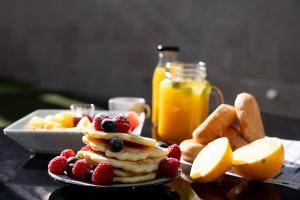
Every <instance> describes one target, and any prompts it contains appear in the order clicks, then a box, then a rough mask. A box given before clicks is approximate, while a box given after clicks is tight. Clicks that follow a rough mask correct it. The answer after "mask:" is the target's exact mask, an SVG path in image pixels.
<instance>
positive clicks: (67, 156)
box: [60, 149, 75, 159]
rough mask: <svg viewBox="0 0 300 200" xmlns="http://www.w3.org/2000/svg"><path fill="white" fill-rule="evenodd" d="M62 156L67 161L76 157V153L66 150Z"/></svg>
mask: <svg viewBox="0 0 300 200" xmlns="http://www.w3.org/2000/svg"><path fill="white" fill-rule="evenodd" d="M60 156H63V157H65V158H66V159H68V158H70V157H74V156H75V152H74V151H73V150H72V149H65V150H63V151H62V152H61V153H60Z"/></svg>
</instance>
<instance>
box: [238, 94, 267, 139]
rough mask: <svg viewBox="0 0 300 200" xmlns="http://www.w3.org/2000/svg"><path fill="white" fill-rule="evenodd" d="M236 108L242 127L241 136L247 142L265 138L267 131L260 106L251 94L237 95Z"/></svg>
mask: <svg viewBox="0 0 300 200" xmlns="http://www.w3.org/2000/svg"><path fill="white" fill-rule="evenodd" d="M234 107H235V110H236V113H237V118H238V120H239V123H240V127H241V134H242V136H243V138H244V139H245V140H246V141H247V142H253V141H254V140H257V139H260V138H263V137H264V136H265V131H264V127H263V123H262V120H261V116H260V111H259V107H258V104H257V102H256V100H255V98H254V96H252V95H251V94H248V93H241V94H239V95H237V97H236V99H235V102H234Z"/></svg>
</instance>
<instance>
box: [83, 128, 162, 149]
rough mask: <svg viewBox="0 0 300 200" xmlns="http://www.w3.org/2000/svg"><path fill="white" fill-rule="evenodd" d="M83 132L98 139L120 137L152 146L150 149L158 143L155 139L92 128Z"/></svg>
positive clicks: (127, 140)
mask: <svg viewBox="0 0 300 200" xmlns="http://www.w3.org/2000/svg"><path fill="white" fill-rule="evenodd" d="M82 132H83V134H85V135H88V136H90V137H92V138H96V139H104V140H110V139H111V138H112V137H118V138H120V139H122V140H123V141H126V142H131V143H135V144H140V145H145V146H150V147H152V146H155V145H156V143H157V142H156V140H155V139H152V138H147V137H142V136H138V135H133V134H128V133H106V132H102V131H96V130H95V129H94V128H92V127H91V126H90V127H89V128H87V129H84V130H82Z"/></svg>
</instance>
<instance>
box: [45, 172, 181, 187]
mask: <svg viewBox="0 0 300 200" xmlns="http://www.w3.org/2000/svg"><path fill="white" fill-rule="evenodd" d="M180 173H181V171H180V170H178V172H177V175H176V177H175V178H166V177H158V178H155V179H153V180H150V181H144V182H139V183H113V184H112V185H108V186H106V185H95V184H93V183H88V182H84V181H77V180H75V179H72V178H70V177H68V176H66V175H56V174H53V173H51V172H50V171H48V174H49V175H50V176H51V177H52V178H53V179H55V180H58V181H61V182H63V183H67V184H71V185H79V186H86V187H93V188H129V187H145V186H153V185H162V184H166V183H169V182H172V181H174V180H175V179H176V178H178V177H179V176H180Z"/></svg>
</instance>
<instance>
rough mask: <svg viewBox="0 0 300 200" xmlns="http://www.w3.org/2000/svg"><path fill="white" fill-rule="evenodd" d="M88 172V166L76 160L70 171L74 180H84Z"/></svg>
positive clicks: (82, 161)
mask: <svg viewBox="0 0 300 200" xmlns="http://www.w3.org/2000/svg"><path fill="white" fill-rule="evenodd" d="M88 170H89V164H88V163H87V162H86V161H85V160H83V159H81V160H77V161H76V162H75V164H74V166H73V169H72V177H73V178H74V179H76V180H80V181H82V180H84V179H85V178H86V176H87V173H88Z"/></svg>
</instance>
